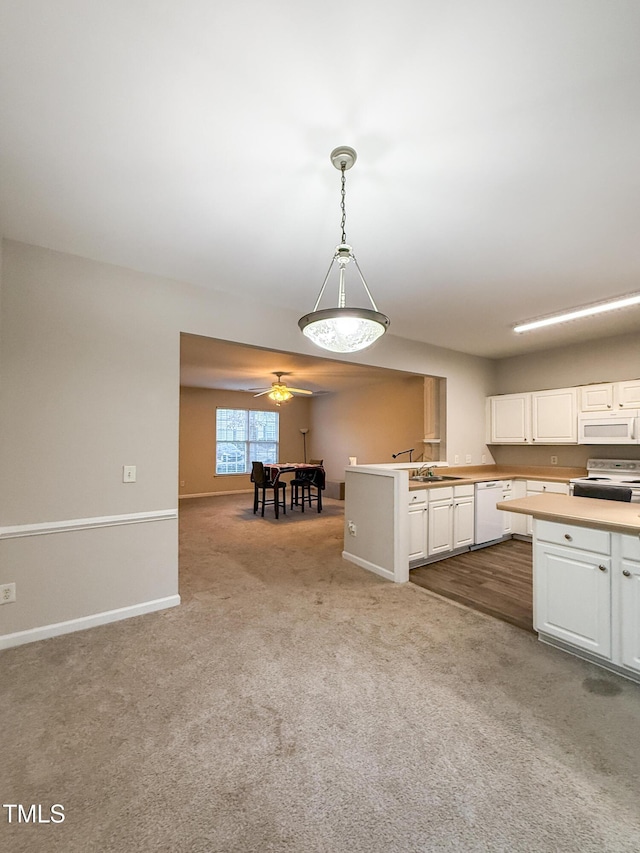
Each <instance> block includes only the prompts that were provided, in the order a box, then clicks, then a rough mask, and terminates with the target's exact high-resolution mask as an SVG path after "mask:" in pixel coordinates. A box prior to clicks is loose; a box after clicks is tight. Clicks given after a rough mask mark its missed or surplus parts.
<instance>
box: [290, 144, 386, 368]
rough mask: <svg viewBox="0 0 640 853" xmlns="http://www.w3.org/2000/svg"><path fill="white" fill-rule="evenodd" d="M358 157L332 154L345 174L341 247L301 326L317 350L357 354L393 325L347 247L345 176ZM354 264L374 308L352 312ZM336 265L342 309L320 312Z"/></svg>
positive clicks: (345, 150)
mask: <svg viewBox="0 0 640 853" xmlns="http://www.w3.org/2000/svg"><path fill="white" fill-rule="evenodd" d="M357 156H358V155H357V154H356V152H355V151H354V150H353V148H349V147H348V146H346V145H343V146H341V147H339V148H334V150H333V151H332V152H331V162H332V163H333V165H334V166H335V167H336V169H339V170H340V172H341V173H342V179H341V202H340V209H341V211H342V219H341V222H340V227H341V229H342V237H341V242H340V245H339V246H337V247H336V251H335V254H334V256H333V258H332V260H331V263H330V265H329V270H328V271H327V274H326V276H325V279H324V281H323V283H322V287H321V288H320V293H319V294H318V298H317V299H316V304H315V305H314V307H313V311H312V312H311V313H310V314H305V315H304V317H301V318H300V319H299V320H298V326H299V327H300V330H301V332H302V333H303V335H306V337H307V338H309V340H311V341H313V343H314V344H317V346H319V347H322V348H323V349H327V350H331V352H357V351H358V350H362V349H366V347H368V346H371V344H372V343H373V342H374V341H376V340H377V339H378V338H379V337H380V336H381V335H384V333H385V332H386V331H387V329H388V328H389V322H390V321H389V318H388V317H386V316H385V315H384V314H381V313H380V312H379V311H378V309H377V307H376V304H375V302H374V301H373V297H372V296H371V291H370V290H369V288H368V287H367V282H366V281H365V280H364V276H363V275H362V271H361V269H360V266H359V264H358V261H357V260H356V256H355V255H354V254H353V249H352V248H351V246H349V245H348V244H347V235H346V231H345V228H346V220H347V214H346V207H345V196H346V189H345V188H346V178H345V172H346V171H347V169H350V168H351V167H352V166H353V164H354V163H355V162H356V158H357ZM352 261H353V266H354V267H355V269H356V270H357V272H358V275H359V276H360V280H361V282H362V284H363V286H364V289H365V292H366V294H367V296H368V298H369V302H370V303H371V306H372V307H371V308H349V307H348V306H347V288H346V267H347V265H348V264H350V263H351V262H352ZM334 264H335V265H336V266H337V268H338V305H337V307H336V308H324V309H321V310H318V309H319V306H320V300H321V299H322V296H323V294H324V291H325V288H326V286H327V282H328V280H329V276H330V274H331V271H332V269H333V267H334Z"/></svg>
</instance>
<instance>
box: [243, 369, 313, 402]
mask: <svg viewBox="0 0 640 853" xmlns="http://www.w3.org/2000/svg"><path fill="white" fill-rule="evenodd" d="M273 375H274V376H277V377H278V378H277V379H276V381H275V382H272V383H271V387H270V388H263V389H261V390H260V391H259V393H258V394H254V395H253V396H254V397H262V395H263V394H268V395H269V397H270V398H271V399H272V400H273V401H274V403H275V404H276V406H279V405H280V403H285V402H286V401H287V400H290V399H291V398H292V397H293V396H294V394H306V395H307V396H311V395H312V394H313V391H307V390H306V389H305V388H290V387H288V386H287V384H286V383H285V382H283V381H282V377H283V376H288V375H289V374H288V373H285V371H284V370H276V371H274V373H273Z"/></svg>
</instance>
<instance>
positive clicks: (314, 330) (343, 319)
mask: <svg viewBox="0 0 640 853" xmlns="http://www.w3.org/2000/svg"><path fill="white" fill-rule="evenodd" d="M298 326H299V327H300V330H301V332H302V333H303V335H305V336H306V337H307V338H309V340H310V341H313V343H314V344H316V345H317V346H319V347H322V348H323V349H326V350H330V351H331V352H357V351H358V350H361V349H366V348H367V347H368V346H371V344H372V343H374V341H376V340H377V339H378V338H379V337H380V336H381V335H383V334H384V333H385V332H386V331H387V328H388V327H389V318H388V317H385V315H384V314H381V313H380V312H379V311H372V310H371V309H369V308H326V309H324V310H323V311H313V312H312V313H311V314H305V316H304V317H301V318H300V320H298Z"/></svg>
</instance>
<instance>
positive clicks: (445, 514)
mask: <svg viewBox="0 0 640 853" xmlns="http://www.w3.org/2000/svg"><path fill="white" fill-rule="evenodd" d="M428 545H429V556H431V555H432V554H442V553H444V552H445V551H451V550H452V549H453V500H452V499H449V500H443V501H429V534H428Z"/></svg>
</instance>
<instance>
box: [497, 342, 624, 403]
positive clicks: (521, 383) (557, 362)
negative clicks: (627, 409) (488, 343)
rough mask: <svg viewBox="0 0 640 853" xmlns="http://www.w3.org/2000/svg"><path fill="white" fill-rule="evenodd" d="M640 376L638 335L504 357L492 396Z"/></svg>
mask: <svg viewBox="0 0 640 853" xmlns="http://www.w3.org/2000/svg"><path fill="white" fill-rule="evenodd" d="M639 376H640V335H621V336H619V337H615V338H602V339H601V340H597V341H585V343H583V344H573V345H572V346H568V347H560V348H558V349H552V350H545V351H544V352H536V353H530V354H529V355H519V356H515V357H513V358H503V359H501V360H500V361H498V362H497V364H496V386H495V391H493V392H492V393H493V394H511V393H517V392H518V391H543V390H545V389H546V388H566V387H571V386H573V385H589V384H591V383H594V382H616V381H618V380H622V379H637V378H638V377H639Z"/></svg>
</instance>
